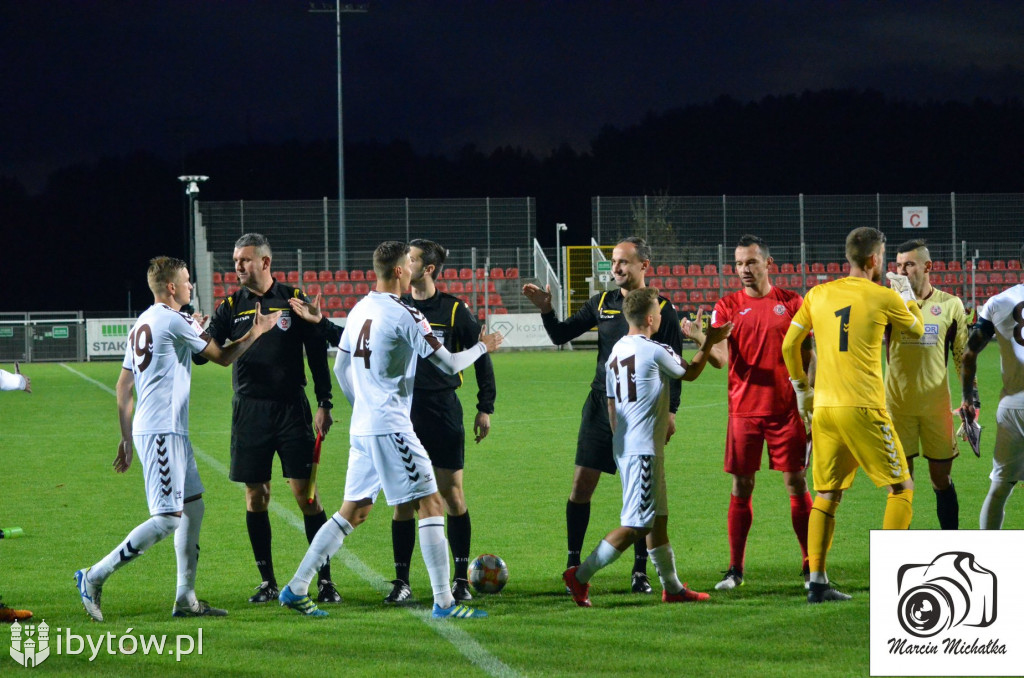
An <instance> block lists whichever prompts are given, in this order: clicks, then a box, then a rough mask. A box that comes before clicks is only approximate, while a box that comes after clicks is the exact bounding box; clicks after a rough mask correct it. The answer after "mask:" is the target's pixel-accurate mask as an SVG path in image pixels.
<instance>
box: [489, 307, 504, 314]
mask: <svg viewBox="0 0 1024 678" xmlns="http://www.w3.org/2000/svg"><path fill="white" fill-rule="evenodd" d="M491 313H493V314H494V315H508V309H507V308H505V307H504V306H499V307H498V308H496V309H493V310H492V311H491Z"/></svg>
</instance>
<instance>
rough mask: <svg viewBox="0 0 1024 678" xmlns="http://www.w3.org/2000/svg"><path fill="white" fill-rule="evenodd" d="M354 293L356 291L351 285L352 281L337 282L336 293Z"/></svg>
mask: <svg viewBox="0 0 1024 678" xmlns="http://www.w3.org/2000/svg"><path fill="white" fill-rule="evenodd" d="M355 293H356V289H355V288H354V287H352V283H350V282H343V283H339V284H338V294H341V295H347V294H355Z"/></svg>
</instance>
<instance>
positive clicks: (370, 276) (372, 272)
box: [366, 268, 377, 281]
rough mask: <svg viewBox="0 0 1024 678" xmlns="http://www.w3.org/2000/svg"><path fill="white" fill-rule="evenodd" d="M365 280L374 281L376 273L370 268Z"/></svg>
mask: <svg viewBox="0 0 1024 678" xmlns="http://www.w3.org/2000/svg"><path fill="white" fill-rule="evenodd" d="M366 279H367V280H370V281H376V280H377V273H376V272H375V271H374V270H373V269H372V268H371V269H370V270H369V271H367V272H366Z"/></svg>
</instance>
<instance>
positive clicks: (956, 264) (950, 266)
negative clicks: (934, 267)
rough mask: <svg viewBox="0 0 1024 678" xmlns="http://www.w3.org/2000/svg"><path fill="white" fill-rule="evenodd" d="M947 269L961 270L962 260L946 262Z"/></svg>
mask: <svg viewBox="0 0 1024 678" xmlns="http://www.w3.org/2000/svg"><path fill="white" fill-rule="evenodd" d="M946 270H947V271H960V270H962V269H961V268H960V262H959V261H951V262H949V263H948V264H946Z"/></svg>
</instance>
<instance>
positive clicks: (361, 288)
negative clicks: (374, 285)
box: [356, 282, 370, 296]
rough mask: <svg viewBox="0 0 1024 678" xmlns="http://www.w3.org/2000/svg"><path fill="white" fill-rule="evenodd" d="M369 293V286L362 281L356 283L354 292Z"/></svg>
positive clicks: (363, 294)
mask: <svg viewBox="0 0 1024 678" xmlns="http://www.w3.org/2000/svg"><path fill="white" fill-rule="evenodd" d="M369 293H370V286H369V285H367V284H366V283H364V282H361V283H356V294H357V295H359V296H366V295H367V294H369Z"/></svg>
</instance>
